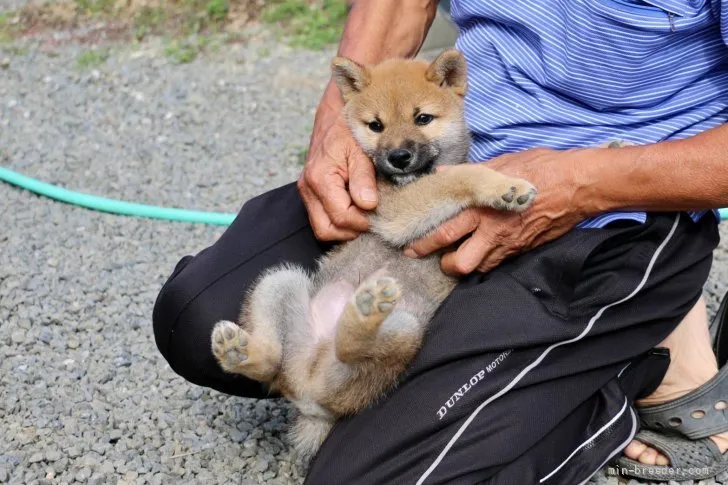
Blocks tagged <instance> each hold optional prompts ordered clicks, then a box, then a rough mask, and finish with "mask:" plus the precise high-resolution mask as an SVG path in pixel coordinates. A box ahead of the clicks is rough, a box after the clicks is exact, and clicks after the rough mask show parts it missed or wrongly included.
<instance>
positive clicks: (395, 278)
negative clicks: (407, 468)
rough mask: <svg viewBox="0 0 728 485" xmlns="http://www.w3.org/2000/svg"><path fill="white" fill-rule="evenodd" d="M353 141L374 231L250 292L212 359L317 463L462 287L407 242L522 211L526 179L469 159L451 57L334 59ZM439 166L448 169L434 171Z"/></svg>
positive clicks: (460, 61) (387, 384)
mask: <svg viewBox="0 0 728 485" xmlns="http://www.w3.org/2000/svg"><path fill="white" fill-rule="evenodd" d="M332 70H333V77H334V80H335V82H336V84H337V85H338V87H339V89H340V91H341V93H342V95H343V97H344V100H345V102H346V104H345V107H344V113H345V116H346V119H347V121H348V124H349V126H350V128H351V131H352V133H353V134H354V137H355V138H356V140H357V141H358V143H359V144H360V145H361V147H362V148H363V150H364V152H365V153H366V154H367V155H368V156H369V157H370V158H371V159H372V161H373V162H374V164H375V167H376V172H377V178H378V182H377V185H378V190H379V192H380V202H379V205H378V207H377V208H376V210H375V211H373V212H372V213H371V214H370V222H371V224H370V228H371V229H370V231H369V232H368V233H364V234H361V235H360V236H359V237H358V238H357V239H355V240H353V241H349V242H346V243H344V244H341V245H339V246H338V247H337V248H336V249H334V250H333V251H331V252H330V253H329V254H327V255H326V256H324V257H323V258H322V259H321V260H320V261H319V265H318V269H317V271H316V272H315V274H308V273H307V272H306V271H305V270H303V269H302V268H299V267H296V266H293V265H288V264H283V265H281V266H278V267H274V268H271V269H269V270H268V271H266V272H265V273H264V274H262V275H261V276H260V278H259V280H258V281H257V282H256V284H254V285H253V286H252V288H250V289H249V291H248V293H247V295H246V297H245V301H244V304H243V307H242V313H241V316H240V319H239V322H237V323H235V322H230V321H221V322H218V323H217V325H216V326H215V328H214V330H213V333H212V335H211V344H212V352H213V354H214V355H215V358H216V359H217V361H218V362H219V364H220V366H221V367H222V368H223V369H224V370H225V371H227V372H231V373H236V374H242V375H245V376H247V377H249V378H250V379H254V380H257V381H261V382H264V383H267V384H269V386H270V388H271V389H272V390H274V391H278V392H280V394H281V395H282V396H284V397H285V398H287V399H289V400H290V401H291V402H292V403H293V404H294V405H295V406H296V408H297V411H298V416H297V419H296V422H295V423H294V426H293V429H292V439H293V443H294V447H295V448H296V450H297V451H298V452H300V453H301V454H303V455H304V457H309V458H310V457H311V456H313V455H314V454H315V452H316V450H317V449H318V447H319V446H320V444H321V443H322V441H323V440H324V438H325V437H326V436H327V434H328V432H329V430H330V428H331V426H332V425H333V423H334V422H335V421H336V419H338V418H339V417H341V416H345V415H350V414H353V413H356V412H357V411H359V410H361V409H362V408H364V407H366V406H367V405H369V404H371V403H372V402H373V401H374V400H376V399H377V398H378V397H380V396H382V395H383V394H384V393H385V392H387V391H388V390H389V389H391V388H392V387H393V386H394V385H395V384H396V381H397V378H398V376H400V374H401V373H402V372H403V371H404V370H405V369H406V367H407V365H408V364H409V363H410V361H411V360H412V359H413V357H414V356H415V354H416V353H417V352H418V350H419V348H420V344H421V342H422V339H423V335H424V333H425V330H426V328H427V325H428V322H429V321H430V319H431V318H432V316H433V314H434V313H435V311H436V310H437V308H438V306H439V305H440V304H441V303H442V301H443V300H445V298H446V297H447V296H448V295H449V293H450V292H451V291H452V289H453V288H454V286H455V284H456V280H455V279H454V278H451V277H448V276H446V275H445V274H443V273H442V272H441V270H440V266H439V255H437V254H434V255H432V256H430V257H425V258H421V259H410V258H407V257H406V256H404V254H403V246H405V245H407V244H408V243H410V242H412V241H414V240H416V239H418V238H420V237H421V236H424V235H426V234H428V233H430V232H431V231H432V230H433V229H435V228H437V227H438V226H439V225H440V224H442V223H443V222H445V221H447V220H448V219H450V218H452V217H453V216H455V215H457V214H458V213H459V212H460V211H462V210H463V209H465V208H467V207H474V206H479V207H492V208H495V209H500V210H510V211H523V210H525V209H526V208H528V207H529V206H530V205H531V203H532V202H533V200H534V197H535V195H536V190H535V188H534V187H533V186H532V185H531V184H530V183H528V182H527V181H525V180H521V179H516V178H512V177H508V176H505V175H502V174H500V173H498V172H495V171H493V170H491V169H488V168H486V167H485V166H482V165H476V164H462V162H465V161H466V159H467V155H468V151H469V147H470V134H469V131H468V128H467V126H466V124H465V121H464V115H463V97H464V95H465V92H466V62H465V59H464V57H463V56H462V54H461V53H459V52H458V51H455V50H448V51H445V52H443V53H442V54H440V56H438V57H437V59H435V60H434V61H433V62H432V63H427V62H424V61H420V60H403V59H396V60H389V61H386V62H383V63H381V64H378V65H376V66H369V67H365V66H361V65H359V64H357V63H355V62H353V61H351V60H348V59H346V58H340V57H339V58H336V59H334V61H333V63H332ZM441 165H454V166H453V167H450V168H449V169H448V170H444V171H438V172H436V171H435V167H437V166H441Z"/></svg>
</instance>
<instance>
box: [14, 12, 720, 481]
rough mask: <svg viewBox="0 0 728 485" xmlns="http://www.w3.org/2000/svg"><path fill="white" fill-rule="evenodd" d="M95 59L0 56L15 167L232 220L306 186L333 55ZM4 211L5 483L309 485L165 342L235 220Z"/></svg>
mask: <svg viewBox="0 0 728 485" xmlns="http://www.w3.org/2000/svg"><path fill="white" fill-rule="evenodd" d="M11 1H15V0H11ZM2 2H3V3H2V4H0V10H1V9H2V7H3V6H5V5H6V3H7V0H2ZM87 49H88V48H87V47H81V46H77V45H65V46H57V47H47V48H46V49H31V50H30V51H29V52H27V53H23V52H22V50H18V49H15V48H9V47H8V46H2V45H0V60H2V59H5V58H7V59H8V60H9V65H8V66H7V68H6V69H4V70H0V165H2V166H8V167H10V168H12V169H15V170H19V171H21V172H23V173H26V174H28V175H31V176H34V177H38V178H40V179H42V180H45V181H48V182H52V183H58V184H61V185H64V186H66V187H69V188H73V189H77V190H81V191H85V192H90V193H96V194H103V195H106V196H110V197H114V198H120V199H125V200H134V201H139V202H144V203H150V204H158V205H165V206H176V207H185V208H195V209H202V210H211V211H222V212H235V211H237V210H238V209H239V207H240V206H241V205H242V203H243V202H244V201H245V200H247V199H248V198H250V197H253V196H255V195H257V194H259V193H261V192H263V191H265V190H268V189H271V188H273V187H276V186H279V185H281V184H283V183H286V182H289V181H292V180H294V179H295V178H296V176H297V174H298V171H299V170H300V167H301V166H300V161H299V158H300V157H299V154H300V151H301V150H302V149H303V148H304V147H305V146H306V145H307V141H308V133H309V130H310V124H311V121H312V118H313V109H314V107H315V103H316V101H317V99H318V97H319V95H320V92H321V89H322V87H323V83H324V82H325V80H326V77H327V72H328V62H329V59H330V56H331V55H332V54H333V51H332V50H330V51H326V52H318V53H312V52H305V51H294V50H291V49H288V48H286V47H284V46H281V45H278V44H277V43H275V42H273V41H272V40H271V39H267V38H266V37H265V36H262V38H260V39H259V40H256V41H251V42H250V43H249V44H246V45H245V46H237V47H230V48H226V50H225V51H224V52H219V53H217V54H211V55H209V56H204V57H202V58H199V59H198V60H196V61H195V62H194V63H192V64H187V65H175V64H173V63H171V62H170V61H169V60H168V59H167V58H166V57H165V56H164V55H163V54H162V53H161V52H162V45H161V44H159V43H154V42H150V43H147V44H144V45H142V46H126V47H125V46H116V47H115V48H114V50H113V52H112V54H111V56H110V58H109V59H108V60H107V61H106V62H105V63H104V64H103V65H102V66H99V67H97V68H96V69H85V70H79V69H78V68H77V66H76V57H77V56H78V55H79V54H81V53H82V52H84V51H86V50H87ZM0 200H2V205H1V210H0V227H3V228H5V229H4V230H3V231H2V232H0V429H2V430H3V431H2V436H3V439H2V440H1V441H0V483H4V482H10V483H72V482H74V481H78V482H81V483H86V482H88V483H96V484H106V483H117V484H122V483H124V484H130V483H160V484H161V483H165V484H166V483H231V482H233V483H246V484H247V483H251V484H252V483H268V484H276V483H277V484H294V483H300V481H301V470H300V469H299V467H298V466H297V465H296V463H295V462H294V461H293V459H292V455H291V453H290V450H289V448H288V446H287V445H286V443H285V438H284V435H283V433H284V431H285V429H286V424H287V422H288V419H289V408H288V407H287V406H286V405H285V404H284V403H282V402H279V401H253V400H246V399H241V398H235V397H229V396H226V395H223V394H220V393H217V392H214V391H210V390H207V389H203V388H200V387H196V386H193V385H191V384H189V383H187V382H186V381H184V380H183V379H181V378H180V377H178V376H177V375H176V374H174V373H173V372H172V371H171V370H170V369H169V367H168V366H167V364H166V362H165V361H164V360H163V359H162V357H161V356H160V355H159V354H158V352H157V349H156V346H155V344H154V340H153V336H152V330H151V321H150V316H151V310H152V305H153V302H154V299H155V297H156V294H157V292H158V290H159V288H160V285H161V284H162V283H163V281H164V280H165V279H166V277H167V275H168V274H169V272H170V271H171V270H172V268H173V266H174V264H175V263H176V262H177V261H178V259H179V258H180V257H181V256H183V255H185V254H190V253H194V252H196V251H199V250H200V249H202V248H204V247H206V246H207V245H209V244H211V243H212V242H213V241H214V240H215V239H216V238H217V237H219V235H220V234H221V233H222V229H221V228H217V227H210V226H203V225H192V224H182V223H171V222H165V221H153V220H143V219H131V218H125V217H118V216H112V215H106V214H101V213H97V212H92V211H87V210H84V209H80V208H75V207H71V206H67V205H62V204H59V203H55V202H52V201H50V200H46V199H42V198H38V197H36V196H34V195H31V194H29V193H27V192H24V191H20V190H17V189H15V188H12V187H9V186H6V185H2V184H0ZM723 233H724V235H725V236H728V230H727V229H725V228H724V230H723ZM716 258H717V260H716V265H715V269H714V271H713V275H712V277H711V281H710V283H709V285H708V286H707V288H706V290H707V291H706V293H707V295H708V296H709V297H710V303H711V310H712V309H714V308H715V305H716V303H717V298H718V295H721V294H722V293H724V292H725V291H726V284H727V283H728V252H727V251H726V246H725V244H724V245H723V248H722V249H721V250H719V251H718V252H717V254H716ZM598 483H602V484H605V483H616V481H613V482H610V481H607V480H601V481H598ZM708 483H714V482H705V484H706V485H707V484H708ZM726 483H728V477H726Z"/></svg>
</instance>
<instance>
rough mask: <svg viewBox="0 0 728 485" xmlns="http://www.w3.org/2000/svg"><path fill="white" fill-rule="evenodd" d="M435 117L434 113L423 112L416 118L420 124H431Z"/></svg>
mask: <svg viewBox="0 0 728 485" xmlns="http://www.w3.org/2000/svg"><path fill="white" fill-rule="evenodd" d="M434 119H435V117H434V116H432V115H428V114H427V113H421V114H418V115H417V118H415V124H418V125H420V126H425V125H429V124H430V122H431V121H432V120H434Z"/></svg>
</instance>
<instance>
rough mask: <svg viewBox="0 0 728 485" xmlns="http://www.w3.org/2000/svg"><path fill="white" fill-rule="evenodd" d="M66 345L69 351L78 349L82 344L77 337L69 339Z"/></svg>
mask: <svg viewBox="0 0 728 485" xmlns="http://www.w3.org/2000/svg"><path fill="white" fill-rule="evenodd" d="M66 345H67V346H68V348H69V349H77V348H78V346H79V345H81V342H80V341H79V340H78V339H77V338H76V337H69V339H68V340H67V341H66Z"/></svg>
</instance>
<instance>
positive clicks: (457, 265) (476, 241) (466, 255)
mask: <svg viewBox="0 0 728 485" xmlns="http://www.w3.org/2000/svg"><path fill="white" fill-rule="evenodd" d="M476 234H477V233H476ZM476 234H473V235H472V236H470V237H469V238H468V239H467V240H466V241H465V242H463V243H462V244H461V245H460V247H459V248H458V249H457V250H456V251H453V252H450V253H447V254H445V255H444V256H443V257H442V258H441V259H440V267H441V268H442V272H443V273H445V274H446V275H450V276H462V275H466V274H470V273H472V272H473V271H475V269H476V268H477V267H478V265H480V263H481V262H482V261H483V258H484V257H485V253H486V252H487V251H488V250H489V249H490V248H489V247H487V245H486V244H485V241H483V239H482V238H481V237H478V236H477V235H476Z"/></svg>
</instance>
